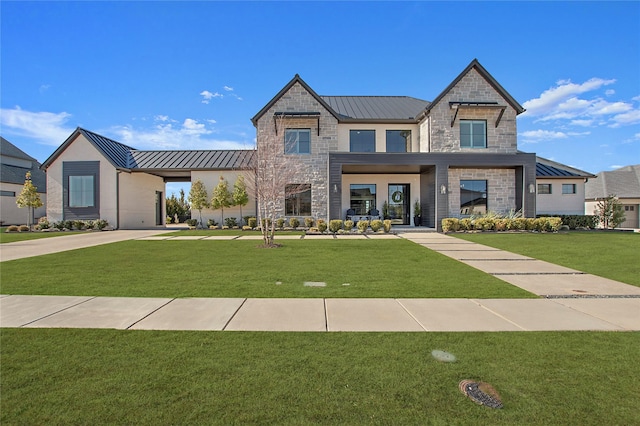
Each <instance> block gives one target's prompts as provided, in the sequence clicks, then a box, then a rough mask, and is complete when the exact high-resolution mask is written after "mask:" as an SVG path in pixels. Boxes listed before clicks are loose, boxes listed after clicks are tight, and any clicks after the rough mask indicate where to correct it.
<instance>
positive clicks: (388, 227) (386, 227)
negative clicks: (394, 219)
mask: <svg viewBox="0 0 640 426" xmlns="http://www.w3.org/2000/svg"><path fill="white" fill-rule="evenodd" d="M382 227H383V228H384V232H386V233H387V234H388V233H389V232H391V220H389V219H385V220H383V221H382Z"/></svg>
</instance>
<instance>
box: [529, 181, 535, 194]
mask: <svg viewBox="0 0 640 426" xmlns="http://www.w3.org/2000/svg"><path fill="white" fill-rule="evenodd" d="M535 192H536V187H535V185H534V184H532V183H530V184H529V194H535Z"/></svg>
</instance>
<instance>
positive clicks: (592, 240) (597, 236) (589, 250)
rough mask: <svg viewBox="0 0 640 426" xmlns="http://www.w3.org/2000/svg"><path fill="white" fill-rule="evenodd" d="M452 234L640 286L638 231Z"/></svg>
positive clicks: (639, 239)
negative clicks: (636, 232)
mask: <svg viewBox="0 0 640 426" xmlns="http://www.w3.org/2000/svg"><path fill="white" fill-rule="evenodd" d="M451 235H453V236H455V237H458V238H461V239H464V240H468V241H473V242H474V243H480V244H485V245H488V246H491V247H495V248H499V249H503V250H507V251H511V252H514V253H520V254H523V255H525V256H530V257H534V258H536V259H540V260H545V261H547V262H551V263H556V264H558V265H563V266H566V267H569V268H574V269H577V270H579V271H583V272H587V273H590V274H594V275H599V276H601V277H605V278H609V279H612V280H616V281H621V282H624V283H627V284H632V285H635V286H639V287H640V261H639V258H640V256H639V255H640V234H635V233H632V232H609V231H594V232H568V233H557V234H546V233H545V234H537V233H513V234H512V233H499V234H496V233H477V234H451Z"/></svg>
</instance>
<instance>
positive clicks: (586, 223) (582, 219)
mask: <svg viewBox="0 0 640 426" xmlns="http://www.w3.org/2000/svg"><path fill="white" fill-rule="evenodd" d="M538 217H549V216H547V215H538ZM553 217H558V218H560V219H561V220H562V224H563V225H566V226H568V227H569V229H578V228H587V229H595V228H596V227H597V226H598V216H594V215H584V214H567V215H557V216H553Z"/></svg>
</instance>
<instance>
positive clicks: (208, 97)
mask: <svg viewBox="0 0 640 426" xmlns="http://www.w3.org/2000/svg"><path fill="white" fill-rule="evenodd" d="M200 96H202V103H203V104H208V103H209V102H211V99H213V98H223V97H224V95H223V94H220V93H218V92H215V93H211V92H210V91H208V90H203V91H202V92H200Z"/></svg>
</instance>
